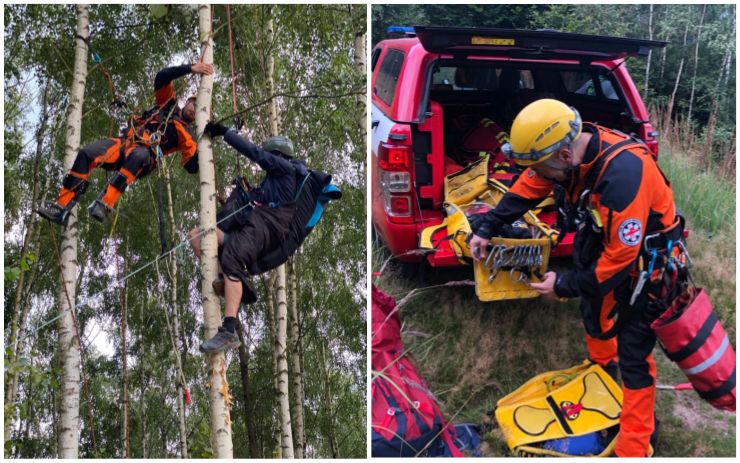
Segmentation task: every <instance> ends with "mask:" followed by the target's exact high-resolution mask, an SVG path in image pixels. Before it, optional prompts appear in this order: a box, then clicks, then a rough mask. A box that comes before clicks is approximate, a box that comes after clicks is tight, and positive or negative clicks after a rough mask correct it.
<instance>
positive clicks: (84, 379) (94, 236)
mask: <svg viewBox="0 0 740 463" xmlns="http://www.w3.org/2000/svg"><path fill="white" fill-rule="evenodd" d="M211 12H212V14H213V19H212V28H213V29H212V30H213V35H212V37H213V40H214V42H215V51H214V53H215V55H214V64H215V68H216V75H215V81H214V88H213V100H212V101H213V116H214V118H223V117H227V116H229V115H230V114H232V113H233V112H234V108H233V105H234V103H233V101H232V79H231V71H230V55H229V48H230V47H229V40H230V39H229V33H228V29H229V24H228V23H229V21H227V11H226V7H225V6H224V5H217V6H214V7H212V8H211ZM78 14H79V12H76V9H75V6H74V5H68V6H64V5H9V6H5V8H4V22H5V31H4V60H5V73H4V77H5V85H4V105H5V113H4V125H5V126H4V136H5V144H4V180H5V191H4V199H5V207H4V216H5V221H4V236H5V243H4V250H5V258H4V264H5V276H4V282H5V286H4V287H5V289H4V330H5V332H4V339H5V344H4V348H5V372H4V374H5V423H4V425H5V449H4V450H5V455H6V457H13V458H49V457H55V456H59V455H60V448H59V446H60V442H61V440H60V439H61V438H60V435H61V433H62V432H63V431H65V430H64V429H61V424H60V414H62V413H63V412H65V410H62V409H61V408H62V404H63V403H64V402H63V396H65V394H70V392H69V390H67V389H65V387H64V384H63V383H62V379H61V375H62V365H61V363H62V362H63V358H64V356H65V354H66V353H67V352H73V351H69V346H67V345H64V344H61V343H59V342H58V341H59V336H60V334H59V333H58V329H57V327H58V323H60V322H59V320H57V318H58V317H59V315H60V306H59V303H58V299H57V296H58V294H59V292H60V289H59V288H60V278H59V275H60V255H59V247H60V243H59V240H60V235H61V229H60V228H58V227H57V226H56V225H52V224H49V223H48V222H46V221H40V220H39V219H38V217H37V216H36V214H35V213H33V210H34V209H35V208H36V207H37V205H38V204H39V203H40V202H41V201H44V200H53V199H55V198H56V194H57V188H58V187H59V185H60V183H61V179H62V176H63V174H64V172H63V169H62V157H63V153H64V151H65V146H64V145H65V137H64V129H65V124H66V119H67V112H66V110H67V107H68V105H69V103H70V87H71V86H72V79H73V71H72V69H73V67H74V62H75V59H74V53H75V46H76V44H77V43H78V42H79V40H78V39H76V32H75V27H76V24H77V20H78V18H77V16H78ZM229 15H230V17H231V20H230V23H231V24H230V26H231V28H232V29H233V51H234V66H235V71H234V72H235V85H236V103H235V104H236V105H237V109H238V110H240V111H244V113H243V114H242V119H243V120H244V122H245V134H246V136H247V137H248V138H249V139H251V140H253V141H254V142H256V143H258V144H259V143H261V142H262V140H264V139H265V138H267V136H268V135H269V134H270V127H269V124H268V122H269V121H268V119H269V118H268V106H270V105H271V104H272V103H275V104H276V108H277V116H279V119H280V127H281V132H282V133H283V134H284V135H287V136H288V137H290V138H291V139H292V140H293V141H294V143H295V146H296V152H297V155H298V156H299V157H301V158H303V159H305V160H306V162H307V163H308V165H309V166H310V167H312V168H315V169H317V170H321V171H324V172H329V173H331V174H333V175H334V183H335V184H337V185H339V187H340V188H341V190H342V192H343V198H342V199H341V200H340V201H336V202H333V203H332V204H330V205H329V207H328V209H327V211H326V213H325V215H324V217H323V219H322V221H321V222H320V224H319V225H318V227H317V228H316V229H315V230H314V231H313V233H312V234H311V235H310V236H309V237H308V239H307V240H306V242H305V243H304V245H303V247H302V248H301V249H300V251H299V252H298V253H297V254H296V255H295V256H294V258H293V259H291V261H290V262H289V263H288V264H286V268H287V269H288V278H287V282H288V284H287V298H286V300H285V301H284V302H287V304H288V308H289V310H288V312H289V313H290V325H289V326H290V328H291V329H289V330H288V331H289V334H290V336H289V341H288V349H287V352H286V353H285V355H286V357H287V360H288V365H289V370H290V371H289V374H290V385H291V388H292V389H291V391H293V392H295V391H296V388H293V385H294V381H299V380H300V381H301V382H302V384H301V388H300V389H301V390H302V396H301V395H293V392H291V397H290V405H291V414H292V415H293V421H292V426H293V430H292V434H293V436H294V438H293V442H292V446H293V447H294V449H291V451H292V450H294V451H295V454H296V455H297V456H305V457H327V458H331V457H364V456H365V453H366V452H365V445H366V444H365V442H366V431H365V427H366V426H365V423H366V421H365V416H366V406H365V404H366V402H365V401H366V394H365V390H366V376H365V365H366V360H365V359H366V308H365V307H366V297H367V295H366V283H365V282H366V271H365V269H366V263H365V262H366V258H365V254H366V245H365V243H366V240H365V175H366V174H365V114H366V112H365V111H366V109H365V103H364V96H365V92H366V86H365V72H364V68H363V66H364V55H365V50H364V48H365V47H364V43H365V37H366V36H365V31H366V7H365V6H364V5H332V6H321V5H304V6H301V5H291V6H289V5H282V6H276V7H270V6H267V5H258V6H255V5H232V6H231V7H230V12H229ZM88 19H89V30H90V40H89V41H88V45H89V50H88V52H89V56H88V59H87V69H88V71H87V79H86V81H85V82H84V85H85V96H84V106H83V115H82V125H81V143H80V146H84V145H86V144H88V143H90V142H93V141H95V140H98V139H102V138H106V137H108V136H111V135H114V136H115V134H117V133H118V130H119V125H121V124H124V123H125V114H122V112H121V111H119V112H117V113H115V112H113V113H112V112H111V111H110V108H109V103H110V102H111V100H112V97H113V96H112V92H111V89H110V88H109V85H108V81H107V79H106V77H105V72H104V71H105V70H108V71H109V73H110V76H111V80H112V83H113V85H114V90H115V92H116V93H117V94H118V95H119V96H120V97H121V98H122V99H123V100H124V101H125V102H126V103H127V104H128V105H129V106H130V108H139V109H140V110H144V109H147V108H149V107H150V106H151V105H152V104H153V101H154V100H153V85H152V83H153V80H154V75H155V74H156V72H157V71H159V70H160V69H162V68H164V67H166V66H171V65H180V64H184V63H192V62H196V61H197V60H198V59H199V57H200V53H201V41H202V37H199V11H198V6H197V5H183V6H166V5H152V6H144V5H92V6H91V7H90V8H89V11H88ZM201 26H202V25H201ZM268 29H269V30H268ZM360 39H361V40H360ZM358 47H361V50H358V49H357V48H358ZM271 62H272V64H270V63H271ZM272 66H274V69H272ZM270 71H272V72H271V73H270ZM198 81H199V79H198V78H197V77H195V76H187V77H184V78H182V79H179V80H178V81H176V82H175V89H176V90H177V92H178V96H179V97H180V102H181V103H182V102H183V101H184V98H185V97H186V96H189V95H194V94H195V92H196V87H197V85H198ZM269 81H274V87H273V89H272V90H271V89H270V85H269V83H270V82H269ZM123 113H125V111H123ZM115 116H119V118H118V119H116V117H115ZM225 123H227V124H231V118H228V119H226V121H225ZM238 157H239V155H238V154H237V153H236V152H235V151H233V150H232V149H231V148H230V147H228V145H225V144H224V143H223V142H218V141H217V142H214V158H215V160H216V172H217V175H216V188H217V190H218V191H220V192H221V194H222V195H223V196H224V197H226V195H227V194H228V191H229V190H230V189H231V181H232V179H234V178H235V177H236V176H237V175H240V174H242V175H246V176H247V177H248V179H249V180H250V182H251V183H252V184H258V183H259V181H260V178H261V176H262V173H261V171H260V170H259V169H258V168H256V166H254V165H253V164H251V163H250V162H248V161H247V160H246V158H244V157H241V159H239V160H238V161H237V158H238ZM109 175H110V174H106V173H104V172H103V171H102V170H96V171H95V173H93V175H92V176H91V179H92V184H91V186H90V188H89V190H88V192H87V195H86V196H85V197H84V199H83V201H82V202H81V203H80V206H79V207H78V211H79V212H78V217H79V223H78V227H79V232H78V237H79V250H78V258H77V260H78V264H79V269H80V271H79V274H78V276H77V283H76V292H77V295H78V296H77V304H76V305H75V307H74V311H73V312H74V314H75V317H76V329H77V334H79V340H80V341H81V347H82V350H81V360H82V369H81V370H82V371H81V373H82V374H81V376H80V382H81V384H77V385H76V386H77V394H79V396H80V397H79V404H80V405H79V426H80V427H81V432H80V438H79V442H72V443H70V442H66V443H64V445H65V446H74V447H76V448H78V450H79V456H80V457H98V458H109V457H133V458H167V457H188V456H189V457H209V456H214V455H216V454H217V452H218V449H215V448H214V445H213V439H212V438H213V429H215V428H214V427H213V426H214V423H211V422H210V421H212V420H211V419H210V416H211V415H210V412H209V401H208V392H207V391H208V387H210V383H209V382H208V381H209V380H208V375H207V368H206V362H205V360H204V359H205V356H204V355H203V354H201V353H199V352H198V346H199V344H200V343H201V342H202V341H203V339H204V337H203V309H202V304H201V300H200V288H201V278H200V272H199V270H198V263H197V261H196V259H195V258H194V255H193V253H192V251H191V250H190V248H189V246H180V247H178V248H177V251H176V252H174V253H172V254H171V255H170V256H169V257H167V258H165V259H160V260H159V261H158V263H157V265H152V266H149V267H147V268H145V269H141V271H138V272H136V273H134V272H135V271H136V270H137V269H140V268H141V267H143V266H144V265H145V264H147V263H150V262H153V261H154V260H155V259H156V258H157V256H158V255H159V254H160V252H161V251H162V249H161V243H160V235H159V225H160V221H162V224H163V226H164V231H165V233H164V235H165V241H166V246H167V248H173V247H175V246H176V245H177V244H178V243H182V242H183V241H184V240H185V239H186V238H187V231H188V230H189V229H190V228H192V227H194V226H197V225H198V209H199V206H198V205H199V196H200V195H199V180H198V175H188V174H187V172H185V170H184V169H182V168H181V167H180V166H179V155H175V156H173V157H171V158H168V159H166V160H165V161H164V162H161V164H160V166H159V169H158V172H154V173H152V174H150V175H149V176H148V177H147V178H144V179H142V180H139V181H137V182H136V184H134V185H133V186H132V187H131V188H129V189H128V190H127V191H126V193H125V194H124V195H123V197H122V199H121V201H120V202H119V204H118V206H117V215H116V216H115V218H114V219H113V220H111V221H109V222H108V223H106V224H104V225H101V224H99V223H97V222H95V221H93V220H91V219H90V218H89V217H88V215H87V211H86V207H87V204H88V203H89V202H92V201H93V200H94V199H95V197H96V195H97V193H98V192H99V191H100V190H101V189H102V188H103V186H104V184H105V182H106V179H107V177H108V176H109ZM160 188H161V189H160ZM160 204H161V205H163V207H162V209H163V210H164V214H163V217H162V216H160V214H159V213H158V212H159V211H160V206H159V205H160ZM162 219H163V220H162ZM175 268H176V270H174V269H175ZM173 270H174V271H173ZM175 272H176V273H175ZM274 273H275V272H272V273H270V274H268V275H266V276H263V277H259V278H256V279H255V286H256V287H257V288H258V291H259V296H260V299H259V302H258V303H257V304H254V305H250V306H246V307H242V309H241V311H240V320H241V325H242V327H243V328H242V330H241V332H240V337H241V339H242V341H243V347H242V348H240V349H238V350H234V351H232V352H229V353H227V356H226V359H227V362H226V366H227V369H226V372H225V377H226V379H227V380H228V384H229V385H230V389H228V388H227V389H226V391H225V392H226V394H225V395H224V401H225V402H228V400H227V399H229V398H230V400H231V403H230V405H231V407H230V408H231V419H230V423H226V425H229V424H230V427H231V432H232V434H233V455H234V456H235V457H240V458H246V457H250V458H255V457H266V458H269V457H274V456H280V455H281V452H285V451H286V449H285V448H282V449H281V442H282V443H283V444H284V436H281V429H280V417H279V415H278V395H279V394H278V388H277V380H276V378H277V376H276V375H277V373H278V372H277V359H276V355H277V354H276V352H277V346H278V345H279V344H278V342H277V340H276V332H275V330H276V328H275V326H276V317H275V309H276V306H277V305H278V304H276V301H277V297H278V296H280V294H278V292H277V289H278V288H277V284H276V282H275V278H273V275H274ZM285 289H286V288H283V293H282V294H283V296H285V293H286V291H285ZM62 319H63V318H62ZM124 341H125V342H124ZM72 344H74V343H72ZM299 374H300V375H299ZM299 376H300V378H299ZM68 386H69V385H68ZM222 392H223V390H222ZM190 400H191V401H192V403H188V402H189V401H190ZM299 409H300V410H299ZM66 412H67V414H69V413H70V412H71V411H69V410H67V411H66ZM299 412H300V414H301V415H302V418H301V419H300V420H299V419H297V413H299Z"/></svg>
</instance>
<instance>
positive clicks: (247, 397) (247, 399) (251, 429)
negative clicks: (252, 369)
mask: <svg viewBox="0 0 740 463" xmlns="http://www.w3.org/2000/svg"><path fill="white" fill-rule="evenodd" d="M236 328H237V331H236V332H237V334H238V335H239V342H241V345H240V346H239V373H240V374H241V380H242V395H243V401H244V422H245V424H246V426H247V441H248V442H249V458H261V457H262V455H260V453H259V448H258V446H257V430H256V429H255V419H254V398H253V397H252V384H251V381H250V379H249V344H247V340H246V338H245V336H244V325H242V322H241V320H240V321H239V323H237V324H236Z"/></svg>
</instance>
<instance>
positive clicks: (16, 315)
mask: <svg viewBox="0 0 740 463" xmlns="http://www.w3.org/2000/svg"><path fill="white" fill-rule="evenodd" d="M48 96H49V85H48V84H47V85H46V86H44V93H43V95H42V99H41V116H40V121H39V127H38V129H37V130H36V155H35V157H34V166H33V177H32V179H31V211H35V210H36V206H37V205H38V202H39V196H40V194H39V182H38V179H39V167H40V165H41V155H42V153H43V151H44V150H43V147H44V143H43V141H44V136H45V135H46V129H47V126H48V121H49V111H48V109H49V102H48ZM48 179H49V176H47V183H48ZM36 223H37V215H36V214H34V213H31V214H30V217H29V218H28V222H27V224H26V231H25V233H24V234H23V244H22V245H21V252H20V256H21V259H23V258H25V256H26V253H27V252H29V251H31V252H34V253H35V251H36V249H37V247H38V241H37V239H38V236H36V239H35V236H34V235H35V233H34V232H35V230H36ZM27 273H28V272H26V271H21V274H20V276H19V277H18V282H17V285H16V290H15V298H14V300H13V314H12V316H11V321H10V335H9V336H8V340H7V344H6V345H7V346H9V347H10V355H9V356H6V357H5V365H6V366H14V365H15V364H16V362H17V361H18V356H19V350H20V338H19V336H18V332H19V331H23V327H24V326H25V324H26V318H27V316H28V307H29V301H28V300H26V299H25V296H26V292H27V291H26V289H27V288H28V289H30V287H31V285H32V283H33V277H32V276H31V275H29V277H28V278H26V274H27ZM17 393H18V371H17V370H16V369H12V370H11V372H10V373H7V374H6V375H5V404H6V405H10V406H11V407H12V406H13V405H14V404H15V398H16V394H17ZM14 419H15V409H14V408H13V411H12V415H10V416H6V417H5V423H4V425H5V442H8V441H9V440H10V424H11V423H12V421H13V420H14ZM7 452H8V451H7V450H5V457H6V458H8V456H9V455H8V453H7Z"/></svg>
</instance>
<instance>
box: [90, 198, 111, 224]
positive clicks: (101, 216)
mask: <svg viewBox="0 0 740 463" xmlns="http://www.w3.org/2000/svg"><path fill="white" fill-rule="evenodd" d="M87 210H88V211H89V212H90V217H92V218H93V219H95V220H97V221H98V222H100V223H103V222H104V221H105V219H106V217H108V216H109V215H110V214H111V212H113V209H111V208H110V207H108V205H107V204H105V203H104V202H103V201H101V200H99V199H96V200H95V201H93V202H92V203H91V204H90V206H89V207H88V208H87Z"/></svg>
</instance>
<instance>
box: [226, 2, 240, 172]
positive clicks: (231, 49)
mask: <svg viewBox="0 0 740 463" xmlns="http://www.w3.org/2000/svg"><path fill="white" fill-rule="evenodd" d="M226 24H227V25H228V30H229V64H230V67H231V101H232V104H233V106H232V107H233V109H234V114H237V113H238V112H239V109H238V108H237V105H236V78H235V77H234V40H233V39H232V34H231V8H230V7H229V5H226ZM236 117H238V116H236ZM234 125H236V126H237V127H236V129H237V130H238V129H239V127H238V125H240V124H239V122H235V124H234ZM241 170H242V169H241V165H240V163H239V156H236V172H237V176H238V175H239V174H240V173H241Z"/></svg>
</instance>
